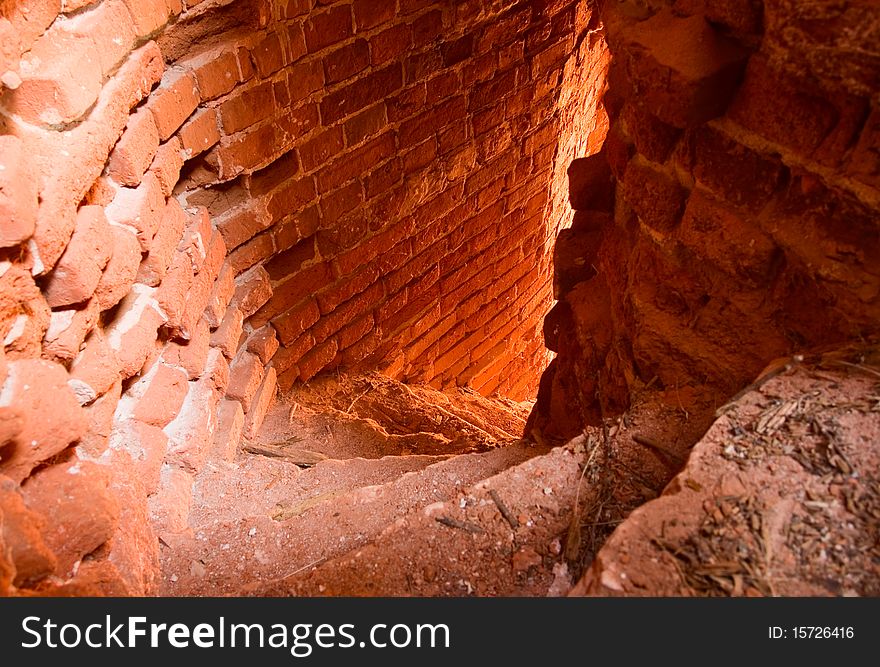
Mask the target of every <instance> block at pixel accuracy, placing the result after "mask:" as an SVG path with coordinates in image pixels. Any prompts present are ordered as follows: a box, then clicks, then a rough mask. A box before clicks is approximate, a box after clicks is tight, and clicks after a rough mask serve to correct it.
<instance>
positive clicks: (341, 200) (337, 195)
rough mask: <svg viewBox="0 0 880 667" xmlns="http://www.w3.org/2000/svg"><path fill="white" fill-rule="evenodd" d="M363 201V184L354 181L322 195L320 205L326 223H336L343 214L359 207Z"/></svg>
mask: <svg viewBox="0 0 880 667" xmlns="http://www.w3.org/2000/svg"><path fill="white" fill-rule="evenodd" d="M363 202H364V191H363V186H362V185H361V183H360V181H353V182H351V183H349V184H348V185H344V186H343V187H341V188H339V189H337V190H334V191H333V192H330V193H328V194H325V195H322V196H321V201H320V203H319V204H318V205H319V207H320V209H321V213H322V218H323V222H324V224H327V225H335V224H338V221H339V220H340V218H342V216H343V215H345V214H346V213H348V212H349V211H351V210H353V209H355V208H357V207H358V206H360V205H361V204H362V203H363Z"/></svg>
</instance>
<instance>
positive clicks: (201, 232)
mask: <svg viewBox="0 0 880 667" xmlns="http://www.w3.org/2000/svg"><path fill="white" fill-rule="evenodd" d="M212 238H213V230H212V229H211V218H210V216H209V215H208V210H207V208H205V207H204V206H199V207H197V208H196V209H195V210H194V211H192V210H191V211H190V213H189V215H187V222H186V229H185V230H184V233H183V236H182V237H181V239H180V243H178V244H177V251H178V252H179V253H181V254H182V255H185V256H186V258H187V259H188V260H189V267H190V269H191V270H192V272H193V273H194V274H195V273H198V272H199V271H201V270H202V266H203V265H204V263H205V259H206V258H207V256H208V249H209V247H210V245H209V244H210V243H211V240H212Z"/></svg>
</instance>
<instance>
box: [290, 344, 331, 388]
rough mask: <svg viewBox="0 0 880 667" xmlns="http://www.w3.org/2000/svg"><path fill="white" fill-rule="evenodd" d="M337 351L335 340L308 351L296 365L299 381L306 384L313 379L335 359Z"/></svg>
mask: <svg viewBox="0 0 880 667" xmlns="http://www.w3.org/2000/svg"><path fill="white" fill-rule="evenodd" d="M337 350H338V347H337V345H336V341H335V340H328V341H326V342H324V343H321V344H320V345H317V346H315V347H314V348H312V349H311V350H309V351H308V352H307V353H306V354H304V355H303V356H302V358H300V360H299V362H298V363H297V368H298V369H299V379H300V380H302V381H303V382H308V381H309V380H311V379H312V378H313V377H315V376H316V375H317V374H318V373H320V372H321V371H322V370H324V368H326V367H327V366H328V365H329V364H330V363H331V362H332V361H333V359H335V358H336V352H337Z"/></svg>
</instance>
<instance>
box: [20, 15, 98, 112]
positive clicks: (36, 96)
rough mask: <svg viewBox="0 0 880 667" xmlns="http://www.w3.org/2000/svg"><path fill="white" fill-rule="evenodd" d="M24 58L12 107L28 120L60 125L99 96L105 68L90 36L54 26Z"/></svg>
mask: <svg viewBox="0 0 880 667" xmlns="http://www.w3.org/2000/svg"><path fill="white" fill-rule="evenodd" d="M26 56H27V57H26V58H24V59H23V60H22V61H21V65H20V75H21V79H22V82H21V85H20V86H19V87H18V89H17V90H16V91H15V95H14V96H13V97H12V98H11V101H10V102H11V104H10V110H11V111H12V112H13V113H16V114H18V115H20V116H21V117H22V118H23V119H24V120H25V121H28V122H31V123H38V124H41V125H46V126H57V125H63V124H66V123H71V122H73V121H76V120H78V119H80V118H81V117H82V116H83V115H84V114H85V113H86V111H88V110H89V109H90V108H91V106H92V105H93V104H94V103H95V101H96V100H97V99H98V94H99V93H100V92H101V82H102V81H101V80H102V70H101V63H100V60H99V57H98V53H97V51H96V50H95V48H94V46H93V44H92V41H91V40H90V39H88V38H86V37H78V36H75V35H70V34H68V33H66V32H65V31H63V30H50V31H49V32H47V33H46V34H44V35H43V36H42V37H41V38H40V39H39V40H37V42H36V44H34V47H33V49H31V51H30V52H29V53H28V54H26Z"/></svg>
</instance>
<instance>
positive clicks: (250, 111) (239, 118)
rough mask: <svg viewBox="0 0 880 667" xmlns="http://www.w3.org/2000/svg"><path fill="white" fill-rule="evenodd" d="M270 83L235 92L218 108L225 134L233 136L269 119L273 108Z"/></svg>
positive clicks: (273, 98) (273, 101)
mask: <svg viewBox="0 0 880 667" xmlns="http://www.w3.org/2000/svg"><path fill="white" fill-rule="evenodd" d="M272 90H273V88H272V84H271V82H268V81H267V82H263V83H260V84H258V85H256V86H254V87H252V88H248V89H246V90H242V91H240V92H236V93H235V94H234V95H232V96H230V97H229V98H227V99H226V100H224V101H223V103H222V104H221V105H220V107H219V111H220V120H221V124H222V127H223V131H224V132H225V133H226V134H235V133H236V132H239V131H240V130H243V129H245V128H246V127H249V126H251V125H254V124H255V123H258V122H259V121H261V120H265V119H266V118H269V117H270V116H271V115H272V113H273V110H274V107H275V97H274V95H273V92H272Z"/></svg>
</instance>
